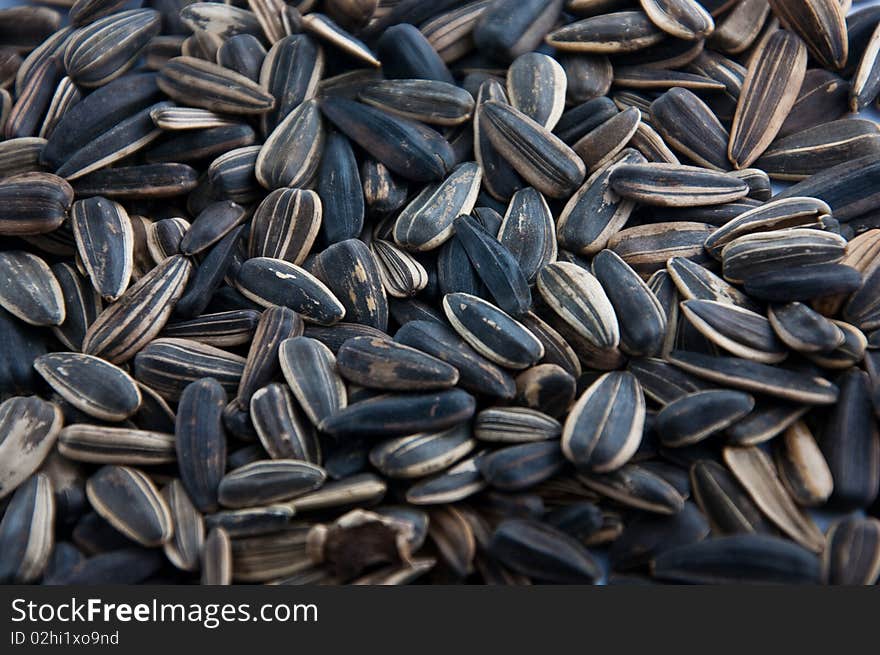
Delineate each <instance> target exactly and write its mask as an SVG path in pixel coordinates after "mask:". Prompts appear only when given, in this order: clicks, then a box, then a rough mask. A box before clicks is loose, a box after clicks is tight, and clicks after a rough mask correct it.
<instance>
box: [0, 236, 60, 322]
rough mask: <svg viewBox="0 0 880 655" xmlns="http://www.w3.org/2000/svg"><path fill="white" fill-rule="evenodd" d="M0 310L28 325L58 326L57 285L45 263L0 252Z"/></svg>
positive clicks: (21, 253) (18, 252) (19, 252)
mask: <svg viewBox="0 0 880 655" xmlns="http://www.w3.org/2000/svg"><path fill="white" fill-rule="evenodd" d="M0 283H2V284H0V307H2V308H3V309H5V310H6V311H8V312H9V313H10V314H12V315H14V316H16V317H17V318H19V319H21V320H22V321H24V322H25V323H28V324H30V325H61V324H62V323H63V322H64V318H65V307H64V296H63V294H62V291H61V285H59V284H58V280H57V279H56V278H55V275H54V274H53V273H52V269H50V268H49V265H48V264H46V262H45V261H43V260H42V259H40V258H39V257H37V256H36V255H32V254H30V253H28V252H25V251H23V250H7V251H6V252H2V253H0Z"/></svg>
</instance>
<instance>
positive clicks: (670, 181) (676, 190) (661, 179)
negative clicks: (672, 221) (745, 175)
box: [609, 163, 749, 207]
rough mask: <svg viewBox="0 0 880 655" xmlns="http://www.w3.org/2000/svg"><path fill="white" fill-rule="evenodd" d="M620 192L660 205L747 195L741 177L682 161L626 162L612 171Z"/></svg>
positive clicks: (710, 202) (688, 204)
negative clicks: (686, 163) (658, 162)
mask: <svg viewBox="0 0 880 655" xmlns="http://www.w3.org/2000/svg"><path fill="white" fill-rule="evenodd" d="M609 183H610V184H611V187H612V188H613V189H614V191H616V192H617V193H619V194H620V195H622V196H624V197H626V198H630V199H632V200H635V201H637V202H641V203H644V204H647V205H653V206H660V207H700V206H704V205H717V204H721V203H725V202H730V201H732V200H737V199H739V198H743V197H744V196H746V195H748V193H749V187H748V185H747V184H746V183H745V182H743V181H742V180H738V179H737V178H735V177H733V176H732V175H727V174H725V173H722V172H716V171H710V170H706V169H703V168H698V167H695V166H684V165H681V164H678V165H676V164H655V163H646V164H623V165H621V166H618V167H616V168H615V169H614V170H613V171H612V172H611V175H610V178H609Z"/></svg>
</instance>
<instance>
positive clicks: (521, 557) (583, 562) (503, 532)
mask: <svg viewBox="0 0 880 655" xmlns="http://www.w3.org/2000/svg"><path fill="white" fill-rule="evenodd" d="M489 548H490V551H491V552H492V554H493V556H495V557H497V558H498V559H500V560H501V561H502V562H503V563H504V564H505V565H507V566H509V567H510V568H512V569H513V570H515V571H518V572H519V573H522V574H523V575H527V576H529V577H531V578H535V579H537V580H541V581H543V582H562V581H568V582H571V581H577V582H579V583H581V584H593V583H594V582H596V581H597V580H598V579H599V578H600V577H601V575H602V572H601V568H600V567H599V565H598V563H597V562H596V561H595V560H594V559H593V557H592V556H591V555H590V553H589V552H588V551H587V550H586V548H584V546H583V545H582V544H581V543H580V542H578V541H577V540H576V539H574V538H573V537H571V536H569V535H567V534H565V533H564V532H561V531H560V530H557V529H556V528H553V527H551V526H549V525H547V524H545V523H540V522H537V521H529V520H524V519H508V520H506V521H503V522H502V523H501V524H499V525H498V527H497V528H496V529H495V531H494V532H493V533H492V541H491V542H490V545H489Z"/></svg>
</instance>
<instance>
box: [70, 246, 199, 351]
mask: <svg viewBox="0 0 880 655" xmlns="http://www.w3.org/2000/svg"><path fill="white" fill-rule="evenodd" d="M191 270H192V264H190V263H189V261H187V259H186V258H184V257H183V256H181V255H175V256H173V257H169V258H168V259H166V260H165V261H163V262H161V263H160V264H158V265H157V266H156V268H154V269H153V270H152V271H150V272H149V273H148V274H147V275H145V276H144V277H142V278H141V279H140V280H138V281H137V282H136V283H135V284H134V285H132V286H131V287H129V289H128V290H127V291H126V292H125V293H124V294H123V295H122V297H121V298H120V299H119V300H118V301H117V302H116V303H114V304H113V305H111V306H109V307H107V308H106V309H105V310H104V311H102V312H101V313H100V314H99V315H98V317H97V318H96V319H95V322H94V323H92V325H90V326H89V328H88V330H87V331H86V335H85V338H84V339H83V352H85V353H86V354H89V355H95V356H97V357H101V358H103V359H107V360H108V361H110V362H113V363H117V364H118V363H119V362H124V361H127V360H129V359H131V358H132V357H133V356H134V355H135V354H136V353H137V352H138V351H139V350H141V348H143V347H144V346H145V345H146V344H147V343H148V342H149V341H150V340H151V339H152V338H153V337H155V336H156V335H157V334H159V332H161V331H162V328H163V327H164V326H165V323H166V322H167V321H168V318H169V316H170V315H171V311H172V310H173V308H174V303H175V302H176V301H177V299H178V298H180V296H181V294H182V293H183V291H184V287H185V285H186V282H187V279H188V278H189V275H190V271H191Z"/></svg>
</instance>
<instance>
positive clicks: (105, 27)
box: [64, 9, 161, 87]
mask: <svg viewBox="0 0 880 655" xmlns="http://www.w3.org/2000/svg"><path fill="white" fill-rule="evenodd" d="M160 28H161V16H160V15H159V12H157V11H155V10H153V9H131V10H129V11H122V12H119V13H115V14H111V15H109V16H106V17H105V18H100V19H98V20H96V21H95V22H93V23H91V24H89V25H87V26H85V27H81V28H79V29H78V30H76V31H75V32H74V33H73V34H71V36H70V38H69V39H68V40H67V45H66V47H65V49H64V67H65V69H66V70H67V74H68V75H69V76H70V78H71V79H73V81H75V82H76V83H77V84H79V85H81V86H85V87H96V86H102V85H104V84H106V83H107V82H109V81H111V80H113V79H114V78H117V77H119V76H120V75H122V74H123V73H124V72H125V71H126V70H128V69H129V68H131V67H132V66H133V65H134V63H135V61H136V60H137V58H138V57H139V56H140V54H141V51H142V50H143V49H144V48H145V47H146V46H147V43H149V41H150V39H152V38H153V37H154V36H156V35H158V34H159V30H160Z"/></svg>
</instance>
